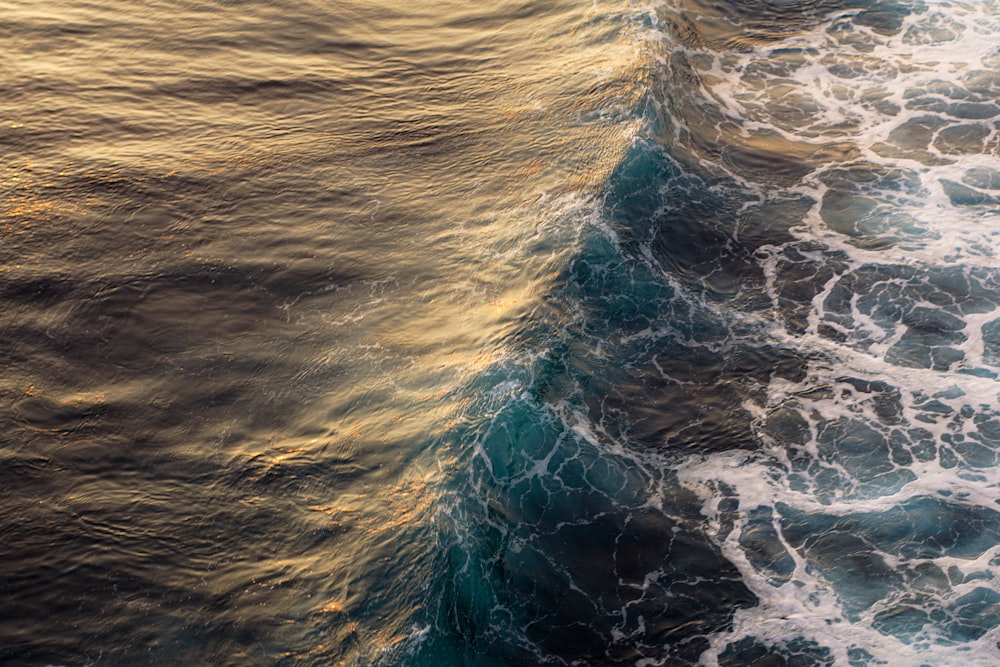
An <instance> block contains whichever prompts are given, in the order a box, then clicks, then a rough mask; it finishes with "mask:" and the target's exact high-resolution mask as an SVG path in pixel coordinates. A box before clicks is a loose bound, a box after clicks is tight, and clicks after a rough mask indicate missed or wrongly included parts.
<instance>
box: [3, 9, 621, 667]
mask: <svg viewBox="0 0 1000 667" xmlns="http://www.w3.org/2000/svg"><path fill="white" fill-rule="evenodd" d="M0 6H2V10H3V11H2V23H0V31H2V35H3V43H4V61H5V62H4V72H5V76H4V80H3V95H2V100H0V108H2V110H3V114H2V116H3V118H2V120H3V125H2V129H0V141H2V143H3V146H4V154H3V163H2V170H3V171H2V183H3V199H2V202H3V203H2V216H3V227H2V230H0V233H2V245H0V249H2V250H0V252H2V274H0V299H2V303H3V307H2V310H0V313H2V315H0V317H2V325H0V346H2V348H0V349H2V359H3V362H4V373H3V380H2V392H3V409H2V413H0V414H2V418H3V422H4V428H3V431H2V432H3V435H2V439H0V458H2V462H0V475H2V481H0V494H2V499H3V500H2V507H3V511H2V513H0V516H2V519H0V535H2V536H3V537H2V548H0V572H2V576H0V618H2V619H3V620H2V622H0V662H3V663H4V664H14V665H45V664H65V665H83V664H206V663H209V662H212V663H216V664H233V665H236V664H240V665H246V664H261V665H270V664H276V663H278V662H282V661H283V662H284V663H287V664H316V665H327V664H334V663H336V662H337V661H339V660H347V661H354V660H361V661H363V662H369V661H373V660H380V659H383V657H384V659H385V660H388V662H390V663H396V662H400V661H404V662H405V660H404V659H402V658H398V657H392V656H393V655H394V654H392V653H391V650H392V649H393V647H395V646H397V645H398V644H399V643H400V642H401V641H403V640H404V639H406V638H408V637H410V635H411V633H412V631H413V625H414V623H415V621H414V619H413V617H414V615H415V614H417V612H418V611H419V610H420V609H421V608H422V606H423V605H425V604H426V602H427V600H428V595H429V594H428V591H427V590H426V589H425V588H423V587H422V586H423V584H425V583H426V582H427V581H429V580H430V579H431V575H432V571H431V568H432V567H433V563H434V557H433V554H434V552H435V539H436V538H435V537H434V535H435V532H434V528H433V526H432V524H431V520H432V517H433V514H434V512H435V511H436V509H435V508H436V507H437V504H438V498H439V496H440V494H441V485H442V483H443V482H442V480H443V479H450V478H451V477H452V476H454V475H456V474H460V473H458V472H456V470H455V469H454V468H453V465H454V463H453V462H452V455H451V454H449V453H447V452H439V451H437V450H435V449H434V443H435V438H437V437H438V435H439V434H440V433H442V432H444V431H445V430H447V429H448V428H449V424H450V423H451V420H454V419H455V418H456V415H457V414H458V409H459V406H460V405H461V403H462V401H464V400H466V397H465V396H464V395H461V394H458V393H456V388H457V387H459V386H461V385H462V384H463V383H464V382H466V379H467V378H469V377H470V376H475V375H476V374H477V373H478V372H479V370H480V369H481V368H483V367H484V366H486V365H488V364H489V363H491V360H492V359H493V358H494V357H495V356H496V354H498V349H500V346H501V345H502V341H503V339H504V338H505V337H506V336H508V335H511V332H513V331H516V329H517V328H518V326H519V325H518V322H519V321H520V320H521V319H522V318H523V317H525V314H526V313H527V312H528V311H530V309H531V308H534V307H535V305H533V304H534V299H535V296H534V295H536V294H537V293H538V292H539V291H540V290H542V289H544V286H545V285H546V284H547V283H549V282H551V277H550V275H549V274H548V273H547V272H546V271H545V269H544V266H545V265H546V264H548V263H550V262H551V261H554V260H551V259H549V255H554V256H555V255H560V254H565V253H566V252H567V249H565V248H561V247H558V245H555V244H554V242H553V241H552V238H551V236H550V235H548V234H547V233H546V232H545V228H546V225H549V224H554V220H556V217H557V216H556V213H554V212H555V211H559V210H561V209H562V208H564V207H566V206H571V205H572V200H573V198H574V197H587V196H589V194H588V193H592V192H593V191H595V189H596V188H597V187H598V186H599V185H600V184H601V183H603V181H604V179H605V177H606V174H607V173H608V171H609V170H610V168H611V167H612V166H613V164H614V161H615V159H616V156H617V155H619V154H620V153H621V150H622V147H623V146H624V144H625V142H626V141H627V136H628V135H629V132H630V130H629V127H630V123H632V119H631V118H630V117H621V116H622V112H620V111H616V109H617V108H618V107H619V106H622V108H625V106H627V104H628V101H629V100H630V99H632V98H634V97H635V96H636V95H638V94H639V93H638V92H637V90H636V89H635V86H634V84H633V82H632V80H631V77H630V75H628V71H627V70H628V67H629V63H630V61H631V59H632V58H634V57H635V54H634V48H632V46H631V44H632V42H630V41H629V40H628V39H625V38H624V37H622V36H621V33H622V32H623V31H624V30H627V25H623V22H622V21H621V20H619V19H618V18H616V14H615V13H614V11H605V10H604V9H596V8H592V7H591V6H590V5H589V4H586V3H584V4H581V3H575V2H562V3H558V2H555V3H545V4H544V5H537V6H536V5H533V4H521V3H491V4H490V5H488V6H486V5H480V4H479V3H467V2H450V3H448V2H444V3H442V2H435V3H423V4H422V3H403V4H401V3H381V4H379V3H372V2H359V3H351V2H332V3H331V2H309V1H306V2H142V3H122V2H113V3H107V2H105V3H78V2H46V3H36V2H23V3H22V2H4V3H2V4H0ZM622 72H624V75H621V76H620V74H622ZM431 595H432V596H433V595H434V594H431ZM387 651H390V653H386V652H387ZM385 656H388V657H385Z"/></svg>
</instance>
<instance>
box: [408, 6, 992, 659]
mask: <svg viewBox="0 0 1000 667" xmlns="http://www.w3.org/2000/svg"><path fill="white" fill-rule="evenodd" d="M647 27H648V31H647V32H646V35H647V36H648V40H647V44H648V46H649V48H651V49H652V50H653V52H654V54H655V57H654V58H653V62H652V63H651V64H650V76H649V81H648V85H649V89H650V92H649V95H648V98H647V99H646V103H645V105H643V104H637V105H636V107H635V113H636V114H637V115H639V117H641V118H642V120H643V126H642V129H641V130H639V131H638V132H637V134H636V136H635V139H634V141H633V145H632V147H631V149H630V151H629V152H628V154H627V155H626V156H625V157H624V158H623V160H622V162H621V163H620V164H619V166H618V168H617V169H616V170H615V172H614V174H613V175H612V176H611V178H610V180H609V183H608V185H607V187H606V190H605V192H604V194H603V195H602V198H601V199H600V200H599V202H598V203H596V204H595V205H594V206H593V208H591V209H589V210H587V209H586V208H585V210H581V211H579V212H576V213H574V214H573V215H575V218H576V219H578V220H580V221H581V222H582V223H583V227H582V231H581V232H579V234H578V235H577V236H576V237H574V238H573V240H572V242H573V244H574V248H575V250H574V255H573V257H572V258H571V259H570V261H569V262H568V265H567V266H566V267H565V269H564V270H563V271H562V273H561V276H560V280H559V283H558V286H557V287H556V288H554V289H553V291H552V293H551V294H550V295H549V296H548V298H547V303H546V306H545V307H544V308H540V309H539V310H538V311H537V312H536V313H535V317H534V318H533V319H532V320H531V325H532V326H531V328H529V329H527V330H526V331H523V332H521V333H520V334H519V335H520V337H519V338H518V340H517V341H516V346H515V348H516V349H519V350H520V351H521V355H522V359H521V361H520V362H515V361H513V360H509V361H508V362H507V364H508V366H503V367H498V368H497V369H496V371H495V373H496V375H489V376H487V377H486V378H481V379H480V381H481V382H483V383H484V384H483V385H481V386H480V387H479V391H480V392H481V393H480V397H479V398H478V399H477V401H476V405H475V407H474V409H471V410H470V412H469V415H470V417H469V419H470V422H471V426H469V425H465V426H462V427H461V428H460V429H458V430H457V431H456V432H455V434H454V435H455V438H456V440H457V441H458V442H459V443H461V445H460V448H461V446H466V447H467V448H468V450H467V456H468V460H469V476H468V479H467V480H465V481H464V482H463V483H462V484H461V485H460V486H459V488H457V489H456V490H455V492H454V493H455V495H454V499H453V501H452V503H451V505H450V506H449V509H448V510H447V511H446V512H443V513H442V516H441V517H440V523H441V525H442V534H443V535H444V536H445V538H444V539H445V544H446V547H449V549H450V550H449V551H448V552H447V564H448V568H447V572H448V575H447V577H446V579H445V582H444V586H445V587H446V588H447V590H448V591H449V595H448V601H447V602H446V603H443V604H442V605H441V608H440V609H439V614H438V616H437V618H436V620H435V623H436V625H435V626H434V632H433V633H432V635H433V634H434V633H440V634H439V635H435V636H443V635H446V634H448V635H450V636H451V637H452V641H453V642H455V643H457V644H459V645H461V646H463V647H464V649H463V651H464V652H463V653H462V655H464V656H465V657H464V660H465V661H467V662H468V663H470V664H567V665H569V664H574V665H576V664H579V665H583V664H589V665H612V664H636V665H685V664H690V665H695V664H698V665H711V666H715V665H726V666H732V667H735V666H737V665H741V666H742V665H756V664H760V665H764V664H767V665H771V664H775V665H777V664H781V665H844V666H861V665H898V666H900V667H907V666H915V665H929V666H941V665H956V664H967V665H983V666H985V665H993V664H996V663H997V661H998V660H1000V592H998V584H997V577H998V576H1000V506H998V503H1000V474H998V468H997V466H998V463H1000V461H998V452H1000V384H998V383H997V379H998V377H1000V376H998V373H1000V246H998V241H1000V106H998V103H997V99H998V97H1000V47H998V46H997V44H998V42H997V38H998V35H1000V4H998V3H996V2H994V1H985V2H871V1H867V2H866V1H863V0H854V1H847V2H833V1H831V2H796V1H786V2H777V1H775V2H739V3H709V2H698V1H696V0H691V1H686V0H675V1H673V2H668V3H664V4H663V5H660V6H657V7H656V8H655V9H653V10H651V11H650V13H649V14H648V24H647ZM518 368H519V369H520V370H515V369H518ZM449 545H450V546H449ZM428 646H430V649H428ZM437 646H440V643H439V642H438V641H436V640H435V639H434V638H430V639H426V640H424V645H423V646H422V648H420V649H418V652H417V654H418V655H432V654H434V648H435V647H437ZM422 650H428V651H429V652H428V653H425V654H421V652H420V651H422ZM416 662H417V663H419V662H421V661H420V660H417V661H416Z"/></svg>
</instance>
